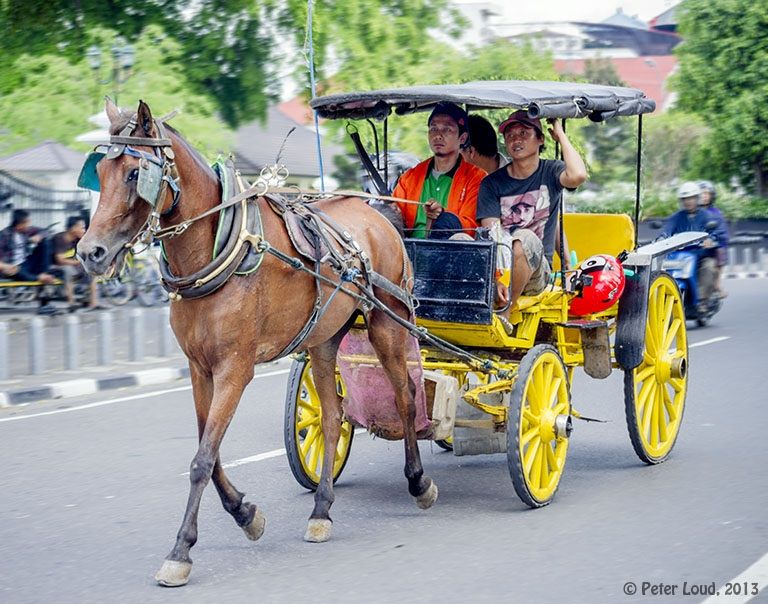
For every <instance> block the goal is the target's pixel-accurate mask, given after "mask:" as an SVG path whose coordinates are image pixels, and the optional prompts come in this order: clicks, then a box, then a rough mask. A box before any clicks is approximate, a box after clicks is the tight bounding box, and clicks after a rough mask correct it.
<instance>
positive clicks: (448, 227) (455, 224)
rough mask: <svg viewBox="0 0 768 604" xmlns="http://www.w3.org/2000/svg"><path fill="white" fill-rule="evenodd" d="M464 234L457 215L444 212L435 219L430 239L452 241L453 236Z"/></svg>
mask: <svg viewBox="0 0 768 604" xmlns="http://www.w3.org/2000/svg"><path fill="white" fill-rule="evenodd" d="M461 232H462V226H461V221H460V220H459V217H458V216H456V214H453V213H452V212H448V211H443V212H441V213H440V216H438V217H437V218H435V220H434V222H433V223H432V228H431V229H430V231H429V235H428V237H429V238H430V239H450V238H451V236H452V235H455V234H456V233H461Z"/></svg>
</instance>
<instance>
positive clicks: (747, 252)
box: [744, 247, 752, 272]
mask: <svg viewBox="0 0 768 604" xmlns="http://www.w3.org/2000/svg"><path fill="white" fill-rule="evenodd" d="M751 270H752V248H751V247H745V248H744V271H745V272H749V271H751Z"/></svg>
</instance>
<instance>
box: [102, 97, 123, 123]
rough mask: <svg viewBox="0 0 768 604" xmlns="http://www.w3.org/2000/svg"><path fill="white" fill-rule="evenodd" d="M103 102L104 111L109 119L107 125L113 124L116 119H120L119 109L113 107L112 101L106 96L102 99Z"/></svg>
mask: <svg viewBox="0 0 768 604" xmlns="http://www.w3.org/2000/svg"><path fill="white" fill-rule="evenodd" d="M104 102H105V105H106V106H105V111H106V112H107V117H108V118H109V123H110V124H114V123H115V122H116V121H117V120H118V119H120V108H119V107H118V106H117V105H115V103H114V102H113V101H112V99H111V98H109V97H108V96H105V97H104Z"/></svg>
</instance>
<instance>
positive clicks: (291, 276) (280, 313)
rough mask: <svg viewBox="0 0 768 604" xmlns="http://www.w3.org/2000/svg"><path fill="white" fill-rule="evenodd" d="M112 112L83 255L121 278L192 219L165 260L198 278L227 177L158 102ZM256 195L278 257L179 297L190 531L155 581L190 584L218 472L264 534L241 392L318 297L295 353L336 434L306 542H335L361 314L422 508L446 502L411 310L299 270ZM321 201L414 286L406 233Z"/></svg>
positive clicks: (255, 533) (98, 270) (329, 432)
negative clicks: (143, 246)
mask: <svg viewBox="0 0 768 604" xmlns="http://www.w3.org/2000/svg"><path fill="white" fill-rule="evenodd" d="M105 109H106V114H107V116H108V118H109V122H110V141H111V143H110V147H109V151H108V152H107V153H106V155H105V156H104V157H101V158H100V161H98V163H97V164H96V165H95V168H96V175H97V176H98V184H99V189H100V196H99V201H98V206H97V208H96V212H95V213H94V215H93V218H92V220H91V223H90V226H89V227H88V230H87V232H86V233H85V235H84V236H83V238H82V239H81V240H80V242H79V243H78V245H77V255H78V258H79V260H80V261H81V262H82V264H83V266H84V267H85V269H86V271H87V272H88V273H89V274H91V275H94V276H101V275H105V274H113V273H114V272H115V271H119V269H120V267H121V264H122V261H123V258H124V256H125V253H126V251H127V250H128V249H129V247H130V246H131V245H132V244H134V243H135V242H136V241H138V239H139V237H140V236H142V235H147V233H150V234H151V233H153V232H155V233H156V232H168V230H173V229H174V227H176V226H178V225H185V224H186V227H188V228H186V227H185V228H183V229H181V228H180V229H178V230H177V232H175V233H174V234H175V235H176V236H174V237H172V238H168V239H166V240H165V242H164V249H165V256H166V261H167V266H168V268H169V270H170V271H172V273H173V274H174V275H190V274H194V273H197V272H198V271H200V270H202V269H203V268H204V267H206V266H207V265H208V264H209V263H210V262H211V257H212V251H213V249H214V243H215V241H214V239H215V236H216V229H217V215H218V212H216V211H215V208H216V207H217V206H218V205H220V203H223V202H224V201H225V200H224V199H221V192H220V182H219V177H218V175H217V174H216V172H215V171H214V170H213V169H212V168H211V167H210V166H209V165H208V163H207V162H206V161H205V160H204V159H203V157H202V156H201V155H200V154H199V153H198V152H197V151H196V150H195V149H194V148H193V147H192V146H191V145H190V144H189V143H188V142H187V141H186V140H185V139H184V138H183V137H182V136H181V134H180V133H179V132H178V131H176V130H175V129H173V128H171V127H170V126H168V125H166V124H165V123H164V120H163V119H162V118H159V119H156V118H154V117H153V116H152V112H151V110H150V107H149V105H148V104H147V103H145V102H143V101H139V104H138V108H137V110H136V111H135V112H134V111H123V110H121V109H119V108H118V107H117V106H116V105H115V104H114V103H113V102H112V101H111V100H110V99H106V108H105ZM161 163H162V173H163V181H164V182H163V185H164V186H162V187H161V188H160V189H159V193H158V196H157V199H147V198H146V197H142V194H143V193H142V191H143V190H146V187H144V185H142V183H141V182H140V181H141V179H142V175H141V172H140V171H141V170H142V169H145V170H146V169H147V168H148V167H150V166H151V165H152V164H158V165H159V164H161ZM86 165H87V164H86ZM137 181H138V182H137ZM220 199H221V202H220ZM145 202H146V203H145ZM248 203H249V204H256V207H257V208H258V210H259V213H260V214H261V219H262V227H263V241H265V242H268V244H269V246H271V249H273V250H276V251H277V253H276V254H266V253H264V254H263V257H262V258H261V260H262V261H261V264H260V265H259V267H258V269H257V270H255V271H254V272H252V273H251V274H248V275H243V276H240V275H233V276H231V277H229V278H228V279H226V280H225V281H224V282H223V284H222V285H221V286H220V287H219V288H218V289H216V290H215V291H212V292H210V293H208V294H207V295H204V296H201V297H187V298H184V297H182V298H181V299H178V298H179V296H172V298H175V300H174V301H172V303H171V313H170V323H171V327H172V329H173V332H174V334H175V336H176V338H177V340H178V342H179V344H180V346H181V349H182V350H183V352H184V354H185V355H186V357H187V360H188V363H189V370H190V377H191V382H192V394H193V398H194V404H195V413H196V416H197V430H198V448H197V452H196V453H195V455H194V457H193V459H192V461H191V464H190V472H189V480H190V490H189V497H188V500H187V505H186V510H185V512H184V517H183V520H182V523H181V527H180V529H179V531H178V534H177V537H176V541H175V543H174V546H173V549H172V550H171V552H170V553H169V554H168V556H167V557H166V558H165V560H164V562H163V564H162V566H161V568H160V570H159V571H158V572H157V574H156V576H155V579H156V581H157V583H158V584H159V585H162V586H166V587H175V586H181V585H184V584H186V583H187V581H188V579H189V575H190V572H191V569H192V559H191V558H190V549H191V548H192V547H193V545H194V544H195V542H196V541H197V516H198V510H199V506H200V500H201V497H202V493H203V490H204V489H205V487H206V486H207V484H208V482H209V480H211V479H212V480H213V484H214V486H215V487H216V490H217V492H218V495H219V497H220V498H221V502H222V504H223V507H224V509H225V510H226V511H227V512H228V513H229V514H230V515H231V516H232V517H233V518H234V520H235V522H236V523H237V525H238V526H240V527H241V528H242V529H243V531H244V532H245V534H246V536H247V537H248V538H249V539H251V540H254V541H255V540H257V539H258V538H259V537H260V536H261V535H262V533H263V531H264V526H265V517H264V515H263V514H262V512H261V510H260V509H259V508H258V507H257V506H256V505H255V504H253V503H250V502H247V501H245V500H244V494H243V493H241V492H240V491H238V490H237V488H235V486H234V485H233V484H232V483H231V482H230V480H229V478H228V477H227V475H226V474H225V472H224V469H223V468H222V464H221V460H220V457H219V448H220V445H221V442H222V439H223V438H224V434H225V432H226V430H227V427H228V426H229V424H230V422H231V421H232V418H233V416H234V414H235V410H236V409H237V406H238V404H239V402H240V399H241V397H242V393H243V390H244V388H245V387H246V385H247V384H248V383H249V382H250V381H251V379H252V378H253V375H254V366H255V365H256V364H259V363H264V362H267V361H271V360H274V359H275V358H276V357H278V356H279V355H280V354H281V351H284V350H285V349H286V346H288V345H289V344H290V343H291V342H294V341H295V340H296V337H297V334H299V333H300V332H301V331H302V327H303V326H306V325H307V324H308V321H309V318H310V317H311V315H312V313H313V308H314V305H315V300H316V297H317V296H318V294H320V293H322V295H323V296H325V300H327V301H328V303H327V305H326V308H325V312H324V313H323V314H322V316H320V317H319V319H318V320H317V322H316V323H315V324H314V326H313V328H312V329H311V330H310V331H309V333H308V334H307V335H306V339H305V340H304V342H302V343H301V345H300V346H299V347H298V348H297V350H298V351H306V352H307V353H308V354H309V357H310V360H311V363H312V373H313V376H314V382H315V385H316V388H317V392H318V396H319V398H320V404H321V411H322V434H323V438H324V441H325V453H324V457H323V466H322V472H321V477H320V482H319V485H318V487H317V490H316V492H315V495H314V507H313V509H312V513H311V514H310V516H309V520H308V523H307V530H306V533H305V535H304V539H305V540H306V541H309V542H323V541H327V540H328V539H329V538H330V536H331V528H332V521H331V517H330V508H331V505H332V504H333V501H334V492H333V478H332V470H333V465H334V453H335V451H336V446H337V443H338V440H339V434H340V429H341V422H342V415H343V410H342V401H341V399H340V396H339V394H338V393H337V388H336V380H335V376H336V353H337V350H338V347H339V344H340V342H341V339H342V338H343V336H344V335H345V333H346V332H347V331H348V330H349V329H350V328H351V326H352V324H353V323H354V321H355V319H356V318H357V316H359V314H361V313H362V314H364V316H365V321H366V324H367V329H368V336H369V339H370V342H371V345H372V346H373V348H374V350H375V352H376V355H377V356H378V358H379V361H380V363H381V365H382V367H383V370H384V373H385V374H386V376H387V378H388V380H389V381H390V383H391V385H392V387H393V389H394V392H395V402H396V405H397V410H398V414H399V417H400V419H401V421H402V424H403V429H404V446H405V476H406V478H407V482H408V491H409V493H410V494H411V496H413V497H414V498H415V500H416V503H417V505H418V506H419V507H420V508H422V509H426V508H429V507H430V506H432V504H433V503H434V502H435V501H436V499H437V486H436V484H435V483H434V482H433V481H432V479H430V478H429V477H428V476H427V475H426V474H425V473H424V470H423V468H422V463H421V458H420V455H419V449H418V446H417V435H416V431H415V428H414V417H415V405H414V392H415V388H414V383H413V381H412V380H411V378H410V377H409V375H408V371H407V367H406V352H405V351H406V338H407V337H409V333H408V327H407V325H405V324H404V323H402V322H401V321H398V320H397V318H398V317H399V318H400V319H404V320H410V319H411V315H410V313H411V312H412V310H411V309H409V307H408V305H407V304H406V303H404V301H403V299H402V298H401V297H398V296H396V295H394V293H393V290H392V288H390V287H383V285H382V282H378V285H376V284H374V285H371V291H373V293H374V294H375V295H376V297H377V298H378V299H379V300H380V302H381V303H382V304H383V305H384V306H385V307H386V308H388V309H390V312H389V313H388V312H384V310H383V309H382V307H381V306H377V305H370V304H369V305H366V303H365V300H364V299H363V298H361V296H353V295H347V294H339V295H335V296H332V299H330V300H329V297H331V293H332V292H333V290H334V289H338V286H335V287H334V283H336V282H338V281H339V278H338V275H335V274H334V272H333V267H329V266H328V265H327V264H323V266H322V267H321V268H320V269H319V272H320V273H321V274H322V275H323V276H324V277H326V278H325V279H324V280H318V278H317V276H313V275H312V274H310V273H309V272H307V271H300V270H297V267H298V265H299V264H303V265H307V264H308V263H307V261H306V260H304V261H300V256H299V254H298V253H297V249H296V247H295V245H294V243H293V242H292V239H291V237H290V236H289V232H288V230H287V226H286V223H285V221H284V219H283V217H281V216H280V215H278V213H277V212H276V210H275V209H274V207H273V205H272V204H270V203H269V200H268V198H267V196H266V195H263V194H262V195H259V196H256V197H254V198H252V199H249V200H248ZM312 205H313V206H316V209H317V210H318V211H320V212H322V213H323V214H324V215H326V216H328V217H330V219H332V220H333V221H336V222H337V223H338V224H339V225H341V226H342V227H343V229H344V231H346V232H348V233H349V234H350V235H351V239H352V240H353V241H354V242H355V243H356V245H357V246H359V249H360V250H362V252H364V254H365V256H367V258H368V260H369V263H370V267H372V269H373V270H374V271H375V272H376V273H378V274H379V275H381V276H382V277H383V278H384V279H386V280H387V281H388V282H390V283H392V284H401V285H402V287H403V288H405V290H407V291H409V285H408V284H409V283H410V282H411V281H412V268H411V265H410V262H409V261H408V258H407V254H406V252H405V249H404V246H403V243H402V241H401V240H400V238H399V236H398V234H397V233H396V231H395V230H394V229H393V228H392V226H391V225H390V224H389V223H388V222H387V221H386V219H385V218H384V217H383V216H381V215H380V214H379V213H378V212H376V211H375V210H374V209H373V208H371V207H370V206H369V205H367V204H366V203H365V202H364V201H363V200H361V199H360V198H354V197H334V198H329V199H320V200H318V201H316V202H314V203H313V204H312ZM206 212H208V214H206ZM153 221H154V224H153ZM185 221H187V222H185ZM189 221H191V222H189ZM158 229H159V231H158ZM281 254H282V257H283V258H282V259H281V258H280V257H279V256H280V255H281ZM286 258H287V259H288V260H289V261H286ZM309 264H310V265H311V263H309ZM359 264H360V263H358V268H361V267H360V266H359ZM347 285H349V286H350V288H351V291H356V292H357V293H360V292H361V291H362V289H363V286H362V285H360V284H359V282H358V285H355V283H354V282H352V283H349V284H347Z"/></svg>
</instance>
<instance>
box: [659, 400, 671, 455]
mask: <svg viewBox="0 0 768 604" xmlns="http://www.w3.org/2000/svg"><path fill="white" fill-rule="evenodd" d="M659 390H660V391H661V392H660V393H659V394H660V396H659V405H658V420H659V444H664V443H666V442H667V439H668V438H669V437H668V435H667V414H666V413H665V412H664V409H665V407H666V405H665V402H666V401H665V400H664V397H665V394H666V392H667V389H666V388H665V387H664V386H662V387H661V388H659Z"/></svg>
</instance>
